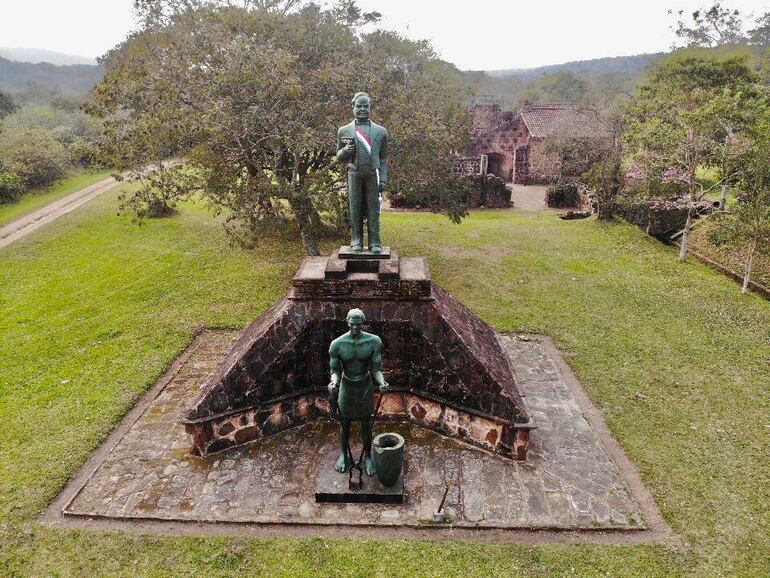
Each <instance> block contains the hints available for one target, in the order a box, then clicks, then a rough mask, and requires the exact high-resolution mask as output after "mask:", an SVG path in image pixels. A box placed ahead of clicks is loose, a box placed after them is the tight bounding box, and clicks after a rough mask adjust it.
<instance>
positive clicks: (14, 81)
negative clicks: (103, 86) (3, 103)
mask: <svg viewBox="0 0 770 578" xmlns="http://www.w3.org/2000/svg"><path fill="white" fill-rule="evenodd" d="M103 75H104V70H103V69H102V67H101V66H96V65H91V64H72V65H68V66H56V65H54V64H50V63H48V62H40V63H37V64H32V63H29V62H13V61H11V60H8V59H6V58H0V90H2V91H3V92H11V93H14V92H24V91H25V90H27V89H28V88H29V87H30V86H31V85H32V86H40V87H45V88H49V89H52V90H55V91H57V92H58V93H59V94H61V95H64V96H73V95H78V94H85V93H86V92H88V91H89V90H91V88H93V87H94V86H95V85H96V83H98V82H99V81H100V80H101V79H102V76H103Z"/></svg>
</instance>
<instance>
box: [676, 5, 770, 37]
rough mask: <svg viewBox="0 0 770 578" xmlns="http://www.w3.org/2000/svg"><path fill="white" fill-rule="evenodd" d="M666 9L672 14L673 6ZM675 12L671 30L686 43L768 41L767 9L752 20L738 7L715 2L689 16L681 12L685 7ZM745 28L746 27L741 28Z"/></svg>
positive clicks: (768, 16)
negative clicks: (675, 18) (675, 17)
mask: <svg viewBox="0 0 770 578" xmlns="http://www.w3.org/2000/svg"><path fill="white" fill-rule="evenodd" d="M668 13H669V14H673V10H669V11H668ZM676 15H677V20H676V26H675V27H672V30H674V33H675V34H676V36H677V37H678V38H679V39H680V40H681V41H682V43H683V45H684V46H686V47H690V48H692V47H717V46H729V45H737V44H742V43H750V44H754V45H757V46H767V45H768V44H770V12H765V13H763V14H760V15H758V16H755V18H754V20H753V22H752V21H750V20H749V16H748V15H747V14H745V13H741V11H740V10H738V9H737V8H728V7H726V6H724V5H722V4H721V3H720V2H714V4H712V5H711V6H709V7H704V8H700V9H698V10H695V11H693V12H692V13H691V14H690V15H689V16H690V18H687V17H685V16H684V10H679V11H677V12H676ZM749 27H751V28H749ZM746 28H749V29H748V30H747V31H744V30H745V29H746Z"/></svg>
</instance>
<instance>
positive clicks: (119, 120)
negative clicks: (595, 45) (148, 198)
mask: <svg viewBox="0 0 770 578" xmlns="http://www.w3.org/2000/svg"><path fill="white" fill-rule="evenodd" d="M137 9H138V11H139V15H140V21H141V22H142V28H141V30H140V31H139V32H137V33H136V34H134V35H133V36H131V37H130V38H129V39H128V40H126V41H125V42H124V43H122V44H121V45H119V46H118V47H117V48H115V49H114V50H113V51H111V52H110V53H109V54H108V55H107V56H106V58H105V59H104V61H103V64H104V65H105V67H106V76H105V79H104V81H103V82H102V83H101V84H100V85H99V86H97V88H96V89H95V92H94V95H93V100H92V101H91V102H90V103H89V104H88V105H87V108H88V110H89V111H90V112H91V113H93V114H96V115H99V116H102V117H103V118H104V120H105V132H104V134H103V139H102V146H101V151H102V158H103V159H104V160H105V161H107V162H108V163H110V164H112V165H114V166H116V168H118V169H120V170H133V171H139V169H140V168H142V167H144V166H146V165H148V164H149V163H152V162H156V161H158V160H160V159H163V158H168V157H171V156H182V157H184V159H185V164H186V170H187V171H188V175H189V177H188V178H186V179H185V181H184V183H185V184H186V186H187V191H188V192H189V191H191V190H195V191H200V192H201V193H202V194H203V195H204V196H205V197H206V198H208V199H209V200H210V201H212V203H213V204H214V205H215V206H216V207H218V208H219V210H222V211H225V212H226V214H227V220H226V227H227V230H228V231H229V232H230V233H231V234H233V235H234V236H235V237H236V238H238V239H239V240H241V241H242V242H245V243H247V244H253V243H254V242H255V241H256V239H257V238H258V236H259V234H260V232H261V231H263V230H264V229H265V228H266V227H271V226H276V225H282V224H284V223H287V222H289V221H292V222H294V223H296V225H297V226H298V228H299V232H300V236H301V238H302V242H303V246H304V248H305V251H306V252H307V253H308V254H318V237H319V235H322V234H324V233H325V232H326V231H329V230H331V231H334V230H339V228H340V227H341V226H342V225H343V224H344V223H345V222H346V220H347V218H348V215H347V197H346V190H345V182H344V174H343V172H344V167H341V166H340V165H339V164H338V163H337V162H336V160H335V158H334V153H335V152H336V151H334V144H335V135H336V129H337V127H338V126H339V125H340V124H341V123H343V122H345V121H346V120H347V119H349V118H350V116H351V113H350V99H351V96H352V95H353V94H354V93H355V92H357V91H359V90H367V91H369V92H370V93H371V94H372V96H373V99H374V101H373V108H374V118H375V120H377V121H378V122H381V123H382V124H384V125H386V126H387V127H388V129H389V131H390V132H391V134H392V135H393V143H392V144H393V147H392V151H391V152H392V155H393V157H394V161H395V162H394V163H393V164H394V170H393V175H392V179H391V183H389V185H391V184H392V186H393V187H394V189H398V188H407V187H408V188H410V189H417V190H418V191H421V192H422V193H423V194H429V193H430V194H433V193H435V191H436V190H445V191H447V192H448V193H451V192H452V187H451V186H449V184H448V182H447V181H448V178H447V177H446V176H445V175H444V169H445V167H444V164H447V163H446V162H445V161H447V159H448V158H449V157H450V155H451V153H453V152H454V150H460V149H462V148H464V143H463V142H462V141H461V140H460V139H461V138H462V136H463V135H464V134H467V130H466V128H465V124H464V123H467V120H466V119H467V111H465V107H464V106H463V104H464V103H463V97H462V95H461V94H460V93H459V92H456V91H458V86H459V82H454V81H453V76H455V75H457V74H458V73H457V72H456V71H455V70H453V69H450V68H448V67H447V65H445V64H443V63H441V62H440V61H438V59H437V58H436V57H435V54H434V53H433V52H432V50H430V47H429V45H427V44H426V43H416V42H410V41H407V40H404V39H402V38H399V37H398V36H396V35H393V34H387V33H382V32H375V33H372V34H368V35H363V36H362V35H360V34H359V30H360V27H361V26H362V25H363V24H367V23H371V22H374V21H376V20H377V18H378V15H377V14H376V13H364V12H362V11H361V10H360V9H359V8H358V7H357V6H356V5H355V3H354V2H352V1H350V0H346V1H342V2H339V3H338V4H336V5H334V6H333V7H331V8H328V9H325V8H322V7H320V6H318V5H317V4H314V3H304V2H279V1H269V0H268V1H264V2H256V3H254V2H251V3H240V2H239V3H238V4H237V5H236V4H235V3H234V2H225V1H213V0H212V1H206V0H141V1H140V2H138V3H137ZM434 146H435V147H436V149H435V153H436V158H437V159H438V162H436V160H435V159H434V162H433V163H428V162H423V161H422V159H423V158H424V155H425V154H426V153H427V151H428V150H430V147H434ZM450 148H451V149H452V150H450ZM448 173H449V174H450V175H451V170H450V171H448ZM451 178H454V177H451ZM164 182H165V183H166V185H164V184H163V183H164ZM170 183H171V181H170V180H169V179H165V180H164V181H162V182H160V183H159V184H158V186H160V187H161V188H162V187H168V186H171V185H170ZM146 192H147V191H146V190H144V192H143V194H145V193H146ZM180 194H184V191H182V190H180V189H179V187H178V186H176V185H174V186H173V187H172V189H171V190H163V191H161V192H160V193H159V195H161V196H162V197H163V198H164V199H167V200H168V201H171V200H172V199H173V197H174V196H176V195H180ZM445 199H446V200H445ZM129 204H130V203H129ZM439 205H440V207H441V208H443V209H444V210H446V211H448V212H449V214H450V215H451V216H453V217H454V218H457V219H459V218H460V216H462V212H463V208H462V207H461V206H460V205H458V204H457V203H454V202H453V201H452V195H451V194H447V195H446V196H443V197H442V198H441V199H440V200H439V202H437V203H436V204H435V205H434V207H435V208H439Z"/></svg>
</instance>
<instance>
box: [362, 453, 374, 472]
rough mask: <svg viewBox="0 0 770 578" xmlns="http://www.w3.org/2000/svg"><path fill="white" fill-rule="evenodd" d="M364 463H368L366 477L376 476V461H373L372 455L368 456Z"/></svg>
mask: <svg viewBox="0 0 770 578" xmlns="http://www.w3.org/2000/svg"><path fill="white" fill-rule="evenodd" d="M364 461H365V462H366V475H367V476H373V475H374V474H375V471H374V461H373V460H372V456H371V454H366V458H365V460H364Z"/></svg>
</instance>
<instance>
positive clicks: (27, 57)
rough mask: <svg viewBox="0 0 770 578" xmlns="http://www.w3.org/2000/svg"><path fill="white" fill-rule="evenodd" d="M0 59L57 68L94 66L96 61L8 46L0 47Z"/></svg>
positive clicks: (60, 53)
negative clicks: (83, 65)
mask: <svg viewBox="0 0 770 578" xmlns="http://www.w3.org/2000/svg"><path fill="white" fill-rule="evenodd" d="M0 58H6V59H8V60H13V61H14V62H30V63H32V64H38V63H39V62H50V63H51V64H56V65H57V66H67V65H72V64H91V65H95V64H96V60H95V59H93V58H87V57H85V56H75V55H72V54H64V53H63V52H56V51H54V50H43V49H41V48H17V47H9V46H0Z"/></svg>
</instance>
